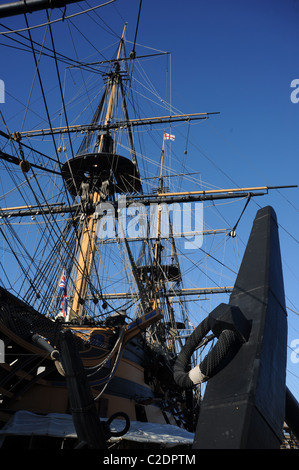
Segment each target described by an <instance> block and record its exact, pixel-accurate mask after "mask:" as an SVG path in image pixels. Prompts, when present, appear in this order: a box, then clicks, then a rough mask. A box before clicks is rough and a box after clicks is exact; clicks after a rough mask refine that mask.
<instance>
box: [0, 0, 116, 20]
mask: <svg viewBox="0 0 299 470" xmlns="http://www.w3.org/2000/svg"><path fill="white" fill-rule="evenodd" d="M80 1H81V0H26V1H25V0H23V1H18V2H10V3H5V4H4V5H0V18H7V17H9V16H17V15H22V14H26V13H32V12H34V11H39V10H46V9H47V8H51V9H53V8H63V7H65V6H66V5H69V4H71V3H79V2H80ZM114 1H115V0H110V1H109V2H107V3H106V4H108V3H112V2H114ZM106 4H104V5H106ZM104 5H100V6H104Z"/></svg>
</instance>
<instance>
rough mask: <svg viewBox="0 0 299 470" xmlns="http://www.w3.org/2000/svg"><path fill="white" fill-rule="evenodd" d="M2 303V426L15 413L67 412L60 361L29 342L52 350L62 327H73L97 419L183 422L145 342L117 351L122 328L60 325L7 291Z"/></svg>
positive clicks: (163, 371)
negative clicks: (41, 341)
mask: <svg viewBox="0 0 299 470" xmlns="http://www.w3.org/2000/svg"><path fill="white" fill-rule="evenodd" d="M1 299H2V306H1V316H0V319H1V321H0V339H1V340H2V341H3V343H4V344H5V362H2V363H0V394H1V403H0V420H1V423H2V425H3V424H4V423H5V422H7V421H8V420H9V419H10V418H11V416H12V414H13V413H15V412H16V411H19V410H27V411H31V412H34V413H42V414H47V413H70V408H69V396H68V389H67V383H66V380H65V377H64V371H63V368H62V365H61V363H59V362H58V361H54V360H53V359H51V356H50V355H49V353H48V352H47V351H45V350H43V349H42V348H40V347H39V346H38V345H37V344H34V342H33V341H32V340H31V338H32V334H33V333H34V334H38V335H41V336H42V337H43V338H45V339H46V340H49V343H52V344H53V346H55V340H56V338H57V337H58V332H59V331H61V329H62V328H71V329H72V331H73V333H74V335H75V337H76V339H77V340H78V348H79V352H80V356H81V359H82V362H83V365H84V366H85V369H86V371H87V376H88V380H89V384H90V387H91V390H92V393H93V396H94V398H95V402H96V405H97V410H98V414H99V417H103V418H109V417H110V416H111V415H113V414H115V413H118V412H125V413H126V414H127V415H128V417H129V419H130V420H133V421H143V422H156V423H160V424H176V425H181V424H182V421H181V420H180V417H179V414H178V413H179V410H178V409H177V408H172V407H171V404H170V402H169V403H167V398H171V394H173V393H175V391H174V389H173V385H174V383H171V381H172V374H171V371H170V370H169V367H168V366H167V365H166V364H163V361H161V357H157V356H156V355H155V354H154V352H152V351H151V350H150V348H149V347H148V346H145V343H144V338H138V337H135V338H134V339H131V340H130V341H129V342H128V343H127V344H125V345H124V347H123V348H121V347H116V346H117V338H119V336H118V333H119V331H121V329H120V328H105V327H96V326H88V325H87V326H80V327H79V326H77V327H74V326H73V327H71V326H66V325H60V324H56V323H55V322H52V321H51V320H49V319H46V318H44V319H43V318H42V316H41V315H39V314H38V313H37V312H33V311H30V310H28V306H25V305H24V304H23V303H22V302H20V301H18V299H16V298H13V296H11V295H10V294H9V293H8V292H7V291H2V296H1ZM25 308H26V310H24V309H25ZM22 309H23V310H22ZM22 314H23V316H22ZM29 318H30V320H29ZM24 320H25V321H24ZM37 320H38V321H37ZM41 325H42V326H41ZM21 330H22V334H18V333H19V332H20V331H21ZM26 330H27V331H26ZM46 333H48V336H47V335H46ZM84 339H89V340H90V341H87V342H84ZM113 350H115V353H114V354H112V353H113ZM109 354H110V356H109ZM105 359H106V360H105ZM157 364H158V367H157ZM155 370H156V371H158V372H157V374H156V375H161V376H162V377H163V378H164V383H163V382H160V381H159V379H158V378H157V376H155Z"/></svg>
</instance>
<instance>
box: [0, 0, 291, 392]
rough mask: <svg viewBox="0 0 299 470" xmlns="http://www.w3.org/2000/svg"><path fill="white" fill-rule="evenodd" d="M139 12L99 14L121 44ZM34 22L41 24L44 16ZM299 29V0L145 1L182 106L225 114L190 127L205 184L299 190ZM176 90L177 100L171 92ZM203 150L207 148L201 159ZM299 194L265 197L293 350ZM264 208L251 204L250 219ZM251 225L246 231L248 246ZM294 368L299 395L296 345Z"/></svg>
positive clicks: (6, 72) (126, 5) (17, 76)
mask: <svg viewBox="0 0 299 470" xmlns="http://www.w3.org/2000/svg"><path fill="white" fill-rule="evenodd" d="M96 3H97V2H95V1H92V0H91V1H90V2H89V4H90V5H95V4H96ZM82 5H83V6H84V8H85V3H84V2H82ZM138 7H139V0H118V1H116V2H115V3H114V4H113V5H110V6H107V7H105V8H102V9H101V10H98V13H99V14H100V15H101V16H102V18H103V19H104V20H105V22H106V25H109V28H111V30H109V28H108V26H106V25H104V24H103V27H105V28H106V29H107V34H106V36H108V37H109V35H110V36H111V41H112V42H113V41H114V40H116V35H115V33H116V34H117V35H121V31H122V28H123V24H124V21H126V22H128V33H127V37H129V38H130V39H131V40H132V41H133V39H134V33H135V26H136V20H137V13H138ZM76 9H77V7H76V6H72V7H68V8H67V12H73V11H77V10H76ZM37 18H39V17H37ZM14 21H15V22H13V21H12V20H3V23H4V24H6V25H9V26H10V27H19V26H22V25H23V24H24V22H23V19H22V18H18V19H16V20H14ZM30 22H31V23H32V24H35V22H34V15H30ZM36 23H38V21H37V22H36ZM298 24H299V1H298V0H243V1H238V0H226V1H224V0H209V1H204V0H198V1H197V0H189V1H178V0H160V1H158V0H143V3H142V10H141V18H140V24H139V30H138V37H137V43H138V44H139V43H140V44H142V45H146V46H150V47H152V48H154V49H158V50H163V51H169V52H171V103H172V105H173V106H175V107H176V108H178V109H180V110H181V111H182V112H186V113H187V112H188V113H195V112H206V111H211V112H212V111H219V112H220V113H221V114H220V115H219V116H215V117H213V118H211V119H210V120H209V121H207V122H206V123H205V124H204V126H203V125H200V126H197V127H194V128H192V127H191V130H190V146H189V151H188V160H187V165H188V167H190V168H193V169H195V171H199V172H200V173H201V177H202V179H203V180H204V181H207V182H209V183H210V184H212V185H214V186H217V187H222V188H229V187H234V186H240V187H247V186H262V185H269V186H271V185H273V186H274V185H289V184H298V180H299V178H298V173H299V162H298V127H299V103H293V102H292V101H291V99H290V96H291V92H292V91H293V89H292V88H291V86H290V85H291V82H292V80H294V79H299V62H298V44H299V28H298ZM12 25H13V26H12ZM1 30H2V29H1ZM102 34H103V33H102V32H100V34H99V38H100V37H101V35H102ZM97 40H98V37H97V36H96V35H94V41H95V44H97ZM60 47H61V49H62V48H63V40H62V39H61V42H59V46H58V48H60ZM83 47H84V46H83V41H82V48H83ZM97 48H99V49H100V48H101V47H100V45H98V44H97ZM138 48H139V46H137V47H136V49H137V52H139V50H141V49H138ZM10 53H11V52H10V50H9V49H5V50H3V56H1V57H2V60H1V63H0V79H2V80H4V82H5V85H6V90H7V96H6V103H5V104H2V105H0V106H1V111H3V113H4V114H5V115H8V117H11V118H13V116H14V112H15V109H16V108H17V107H18V103H16V101H15V100H14V99H13V98H12V96H18V98H19V99H21V96H22V91H23V90H22V83H25V82H24V80H25V77H24V78H23V74H24V75H25V72H26V69H27V66H28V65H27V62H26V61H27V55H26V54H25V55H24V54H23V55H20V56H19V59H18V61H17V62H12V61H11V57H10ZM142 53H144V49H142ZM25 56H26V57H25ZM165 63H166V62H165ZM8 64H9V65H8ZM169 64H170V62H169ZM153 67H154V66H153ZM153 71H154V70H153ZM157 82H158V80H157ZM167 94H168V99H169V97H170V96H169V95H170V89H167ZM298 97H299V94H298ZM20 107H22V106H20ZM8 108H9V109H8ZM180 145H181V150H182V149H183V146H184V145H185V141H184V142H182V143H181V144H180V141H179V140H178V142H177V146H178V147H176V151H177V152H181V153H178V155H179V156H178V158H180V155H183V152H182V151H181V150H180V147H179V146H180ZM192 146H194V147H192ZM195 147H196V148H197V149H198V148H200V149H201V152H199V153H198V152H197V153H195V152H194V153H193V152H192V151H191V149H192V148H193V149H194V148H195ZM173 148H174V147H173ZM181 158H183V157H181ZM298 195H299V193H298V189H289V190H281V191H279V192H277V191H274V192H273V193H271V194H270V195H269V196H268V197H263V198H262V199H263V200H261V199H260V200H258V201H257V202H258V204H260V205H266V204H270V205H272V206H273V207H274V209H275V211H276V213H277V216H278V221H279V223H280V225H281V228H280V237H281V250H282V258H283V264H284V276H285V290H286V299H287V300H286V303H287V306H288V307H289V310H288V324H289V338H288V344H289V346H290V344H291V341H293V340H295V339H297V338H298V343H299V316H298V313H299V274H298V264H299V256H298V253H299V249H298V248H299V223H298V222H299V217H298V215H299V214H298V200H299V197H298ZM257 208H258V206H257V205H256V204H255V203H252V204H250V206H249V208H248V211H247V217H248V219H247V220H249V221H250V220H252V219H253V217H254V215H255V213H256V210H257ZM249 228H250V226H248V225H246V227H244V233H243V234H242V235H243V236H244V240H246V236H247V235H246V233H248V230H249ZM241 229H243V227H241ZM245 229H246V230H245ZM295 312H296V313H295ZM297 347H299V344H298V346H297ZM287 367H288V375H287V383H288V386H289V387H290V389H291V391H292V392H293V393H294V395H295V396H296V397H297V399H299V362H297V363H293V362H292V361H291V350H290V348H288V366H287Z"/></svg>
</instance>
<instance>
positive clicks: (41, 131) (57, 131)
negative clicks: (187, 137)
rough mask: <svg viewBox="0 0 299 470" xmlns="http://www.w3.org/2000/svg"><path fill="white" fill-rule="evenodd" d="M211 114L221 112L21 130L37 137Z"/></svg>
mask: <svg viewBox="0 0 299 470" xmlns="http://www.w3.org/2000/svg"><path fill="white" fill-rule="evenodd" d="M211 114H219V113H218V112H210V113H194V114H176V115H170V116H154V117H149V118H140V119H129V120H126V121H117V122H114V123H112V122H107V123H106V124H77V125H73V126H69V127H66V126H61V127H53V128H52V129H37V130H32V131H20V132H19V134H20V136H21V137H37V136H41V135H48V134H51V135H52V134H64V133H66V132H67V133H69V132H81V131H94V130H101V129H102V130H108V129H117V128H129V127H134V126H143V125H152V124H164V123H168V122H177V121H191V120H196V119H208V117H209V116H210V115H211Z"/></svg>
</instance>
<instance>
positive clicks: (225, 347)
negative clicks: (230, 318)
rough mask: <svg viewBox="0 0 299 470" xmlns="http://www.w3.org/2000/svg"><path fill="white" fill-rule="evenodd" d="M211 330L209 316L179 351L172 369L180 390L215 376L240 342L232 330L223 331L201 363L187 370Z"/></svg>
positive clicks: (237, 335) (236, 333)
mask: <svg viewBox="0 0 299 470" xmlns="http://www.w3.org/2000/svg"><path fill="white" fill-rule="evenodd" d="M210 330H211V325H210V315H209V316H208V317H206V318H205V319H204V320H203V321H202V322H201V323H200V324H199V325H198V326H197V328H196V329H195V330H194V332H193V333H192V334H191V335H190V336H189V338H188V339H187V341H186V343H185V345H184V346H183V348H182V349H181V351H180V354H179V355H178V357H177V360H176V362H175V365H174V369H173V377H174V381H175V383H176V384H177V385H178V386H179V387H181V388H182V389H188V388H192V387H194V385H198V384H200V383H203V382H206V381H207V380H208V379H209V378H211V377H212V376H213V375H215V374H216V373H217V372H218V371H219V370H220V369H221V368H222V367H223V363H224V360H225V359H228V358H229V356H230V354H232V353H233V352H235V351H236V348H237V347H238V346H240V344H241V343H242V340H241V339H240V336H239V334H238V332H236V331H233V329H223V330H222V331H221V332H220V334H219V336H218V335H217V336H218V341H217V343H216V344H215V346H214V347H213V348H212V349H211V351H210V352H209V353H208V354H207V355H206V356H205V358H204V359H203V360H202V362H201V363H200V364H198V365H196V366H195V367H194V368H193V369H191V370H188V366H189V362H190V358H191V356H192V354H193V352H194V351H195V349H197V348H198V346H199V344H200V343H201V342H202V341H203V339H204V338H205V336H206V335H207V334H208V332H209V331H210Z"/></svg>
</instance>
